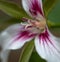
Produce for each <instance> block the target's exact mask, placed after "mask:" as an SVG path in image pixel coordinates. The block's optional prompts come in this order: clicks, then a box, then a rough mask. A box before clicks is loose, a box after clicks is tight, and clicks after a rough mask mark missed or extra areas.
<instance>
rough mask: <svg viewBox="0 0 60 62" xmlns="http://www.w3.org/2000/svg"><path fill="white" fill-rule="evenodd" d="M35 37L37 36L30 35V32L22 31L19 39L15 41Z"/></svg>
mask: <svg viewBox="0 0 60 62" xmlns="http://www.w3.org/2000/svg"><path fill="white" fill-rule="evenodd" d="M35 35H36V34H33V33H30V32H29V31H22V32H20V33H19V34H18V37H17V38H16V39H15V41H16V40H19V39H21V38H22V40H26V39H29V38H32V37H34V36H35Z"/></svg>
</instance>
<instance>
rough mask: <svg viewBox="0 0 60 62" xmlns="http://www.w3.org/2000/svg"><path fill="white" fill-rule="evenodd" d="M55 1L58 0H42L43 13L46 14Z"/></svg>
mask: <svg viewBox="0 0 60 62" xmlns="http://www.w3.org/2000/svg"><path fill="white" fill-rule="evenodd" d="M57 2H58V0H46V1H45V2H44V5H43V7H44V11H45V15H46V16H47V15H48V14H49V12H50V11H51V10H52V9H53V8H54V6H55V5H56V3H57Z"/></svg>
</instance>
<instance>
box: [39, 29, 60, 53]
mask: <svg viewBox="0 0 60 62" xmlns="http://www.w3.org/2000/svg"><path fill="white" fill-rule="evenodd" d="M39 38H40V39H42V42H43V44H44V42H46V44H47V45H48V47H49V44H48V43H50V44H51V45H52V46H53V47H54V48H55V49H56V50H57V51H58V52H59V50H58V49H57V48H56V46H55V45H54V43H53V42H54V41H53V42H52V40H51V39H50V38H49V33H48V31H47V30H46V31H45V32H44V33H41V34H40V35H39ZM47 40H48V41H47ZM40 44H41V41H40Z"/></svg>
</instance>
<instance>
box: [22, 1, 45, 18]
mask: <svg viewBox="0 0 60 62" xmlns="http://www.w3.org/2000/svg"><path fill="white" fill-rule="evenodd" d="M22 5H23V8H24V9H25V11H26V12H27V13H28V14H29V15H30V16H31V17H33V18H41V17H43V16H44V12H43V6H42V0H22Z"/></svg>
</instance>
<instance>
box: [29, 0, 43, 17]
mask: <svg viewBox="0 0 60 62" xmlns="http://www.w3.org/2000/svg"><path fill="white" fill-rule="evenodd" d="M29 11H30V13H31V14H32V15H35V16H36V15H37V13H40V14H41V15H42V16H43V12H42V9H41V5H39V1H38V0H33V1H32V0H31V7H30V8H29Z"/></svg>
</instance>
